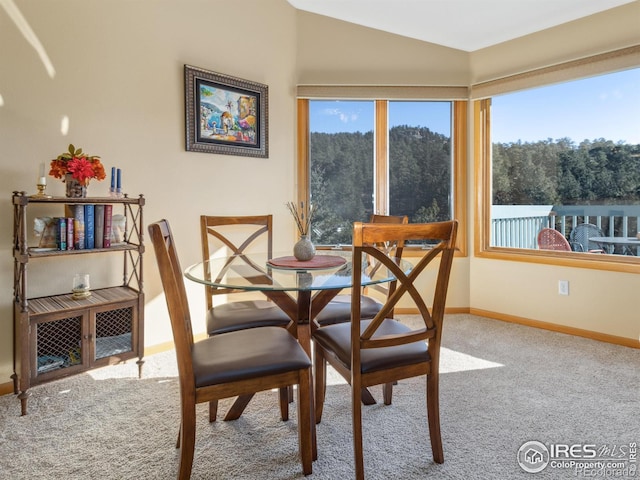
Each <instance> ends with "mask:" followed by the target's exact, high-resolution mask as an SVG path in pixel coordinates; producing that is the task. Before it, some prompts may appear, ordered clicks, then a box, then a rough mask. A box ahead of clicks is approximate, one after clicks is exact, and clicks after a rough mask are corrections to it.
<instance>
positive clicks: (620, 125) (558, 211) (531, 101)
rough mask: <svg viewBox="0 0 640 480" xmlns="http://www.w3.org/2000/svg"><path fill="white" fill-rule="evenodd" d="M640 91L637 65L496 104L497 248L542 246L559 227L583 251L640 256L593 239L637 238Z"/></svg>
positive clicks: (494, 205) (516, 95) (493, 220)
mask: <svg viewBox="0 0 640 480" xmlns="http://www.w3.org/2000/svg"><path fill="white" fill-rule="evenodd" d="M639 86H640V69H633V70H627V71H624V72H618V73H613V74H607V75H601V76H598V77H593V78H588V79H583V80H578V81H573V82H567V83H563V84H558V85H552V86H547V87H543V88H537V89H532V90H528V91H523V92H518V93H513V94H508V95H502V96H498V97H494V98H493V99H492V105H491V138H492V213H491V245H492V246H505V247H517V248H539V246H538V242H537V235H538V232H539V231H540V230H541V229H542V228H544V227H550V228H552V229H555V230H558V231H560V232H561V234H562V235H563V236H565V237H566V238H567V240H569V242H570V246H571V248H572V250H574V251H589V250H601V251H603V252H605V253H616V254H635V255H637V254H639V253H640V247H638V246H633V245H632V246H631V248H629V246H628V245H624V244H620V243H607V242H606V240H602V241H600V242H598V241H593V240H592V241H589V240H588V238H595V237H597V236H598V235H603V236H605V237H617V238H618V239H619V240H620V239H629V238H631V237H635V236H636V234H637V232H638V220H639V219H640V116H639V115H638V112H640V88H639ZM583 223H585V224H593V225H595V227H596V229H595V230H592V233H589V236H588V237H585V239H579V238H577V236H576V235H577V234H578V233H579V230H581V229H579V228H576V227H577V226H578V225H580V224H583ZM600 231H601V232H602V233H600ZM594 232H595V233H594Z"/></svg>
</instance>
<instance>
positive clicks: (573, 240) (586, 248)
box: [569, 223, 611, 253]
mask: <svg viewBox="0 0 640 480" xmlns="http://www.w3.org/2000/svg"><path fill="white" fill-rule="evenodd" d="M593 237H604V233H602V230H601V229H600V228H599V227H597V226H596V225H593V224H591V223H581V224H580V225H576V226H575V228H574V229H573V230H571V234H570V235H569V242H570V244H571V249H572V250H574V251H576V252H589V253H611V252H609V251H607V250H605V248H603V246H602V245H601V244H599V243H598V242H594V241H592V240H589V238H593Z"/></svg>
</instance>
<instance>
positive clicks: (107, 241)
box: [102, 203, 113, 248]
mask: <svg viewBox="0 0 640 480" xmlns="http://www.w3.org/2000/svg"><path fill="white" fill-rule="evenodd" d="M112 215H113V205H111V204H108V203H106V204H105V205H104V232H103V233H104V235H103V239H102V247H103V248H109V247H111V221H112V219H111V217H112Z"/></svg>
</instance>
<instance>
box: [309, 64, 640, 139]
mask: <svg viewBox="0 0 640 480" xmlns="http://www.w3.org/2000/svg"><path fill="white" fill-rule="evenodd" d="M415 105H416V104H414V103H412V102H391V103H390V106H389V124H390V126H392V127H393V126H396V125H399V124H407V125H413V126H421V127H428V128H429V129H431V130H432V131H434V132H437V133H442V134H444V135H447V136H448V135H450V125H449V123H448V121H447V119H448V110H449V103H448V102H430V103H428V104H422V105H424V108H420V109H419V110H418V109H417V108H415ZM373 109H374V105H373V102H372V101H347V102H335V101H313V102H311V108H310V112H309V115H310V122H311V127H312V130H313V131H320V132H326V133H335V132H368V131H371V130H373ZM491 115H492V119H491V125H492V140H493V141H494V142H502V143H506V142H517V141H518V140H521V141H523V142H534V141H538V140H547V139H548V138H551V139H554V140H555V139H559V138H565V137H567V138H570V139H572V140H573V141H574V142H576V143H580V142H581V141H582V140H585V139H588V140H594V139H598V138H605V139H607V140H612V141H614V142H618V141H622V142H625V143H634V144H640V68H636V69H633V70H626V71H623V72H618V73H615V74H609V75H604V76H599V77H593V78H588V79H584V80H580V81H575V82H571V83H564V84H558V85H552V86H548V87H543V88H537V89H533V90H526V91H522V92H516V93H513V94H509V95H502V96H497V97H494V98H493V100H492V113H491Z"/></svg>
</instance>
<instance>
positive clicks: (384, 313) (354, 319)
mask: <svg viewBox="0 0 640 480" xmlns="http://www.w3.org/2000/svg"><path fill="white" fill-rule="evenodd" d="M456 232H457V222H456V221H455V220H453V221H448V222H438V223H415V224H407V225H384V224H373V223H369V224H363V223H356V224H354V229H353V287H354V288H353V294H352V302H351V322H350V323H339V324H335V325H328V326H326V327H323V328H318V329H316V331H315V332H314V334H313V339H314V357H315V358H314V362H315V367H314V368H315V399H316V407H315V408H316V410H315V412H316V422H320V420H321V418H322V409H323V404H324V397H325V393H326V365H327V362H328V363H329V364H331V366H333V367H334V368H335V370H336V371H337V372H338V373H339V374H340V375H342V376H343V377H344V378H345V379H346V381H347V382H348V383H349V384H350V385H351V394H352V401H351V405H352V415H353V419H352V422H353V443H354V457H355V471H356V477H355V478H356V479H358V480H362V479H364V458H363V444H362V405H361V392H362V388H363V387H368V386H372V385H379V384H385V383H391V382H393V381H398V380H402V379H405V378H410V377H415V376H421V375H426V383H427V388H426V393H427V398H426V403H427V417H428V424H429V433H430V437H431V450H432V452H433V458H434V461H435V462H436V463H442V462H443V461H444V453H443V448H442V439H441V436H440V408H439V365H440V341H441V337H442V322H443V317H444V311H445V301H446V296H447V288H448V285H449V276H450V272H451V265H452V261H453V254H454V249H455V240H456ZM409 240H436V241H438V243H437V245H435V246H434V247H433V248H431V249H430V250H428V251H427V252H426V253H425V255H424V256H423V257H422V258H420V259H419V260H418V261H417V263H416V265H415V266H414V267H413V268H412V269H411V271H410V272H409V273H407V274H405V273H404V272H403V270H402V269H400V268H399V266H398V264H397V261H396V260H395V258H393V257H389V256H388V255H387V254H386V252H385V251H384V250H383V249H381V248H380V245H381V244H384V243H387V242H390V241H400V242H405V241H409ZM365 255H369V256H372V257H373V258H375V259H376V260H378V261H380V262H381V263H382V264H383V268H388V269H389V270H390V271H391V272H393V274H394V275H395V276H396V278H397V286H396V289H395V291H393V293H391V295H390V296H389V297H388V298H387V299H386V301H385V302H384V304H383V306H382V309H381V310H380V311H379V312H378V314H377V315H376V316H375V317H374V318H373V319H367V320H365V319H362V318H361V316H360V305H361V303H360V297H361V289H360V288H359V287H360V282H361V275H362V258H363V256H365ZM436 259H439V265H438V266H437V267H436V268H437V275H436V276H435V282H434V283H435V285H434V290H433V291H434V294H433V297H432V299H431V307H430V308H429V307H427V304H426V303H425V298H424V293H425V292H426V290H425V288H426V287H425V286H424V285H423V284H422V282H421V285H420V287H419V289H418V286H417V285H416V280H417V279H418V278H419V277H420V275H421V273H422V272H423V271H424V270H425V269H426V267H427V266H428V265H430V264H432V263H433V262H434V261H435V260H436ZM435 263H438V262H435ZM421 280H422V279H421ZM405 294H408V295H409V296H410V297H411V299H412V300H413V303H415V305H416V307H417V309H418V311H419V315H420V318H421V320H422V322H421V325H420V327H419V328H416V329H411V328H410V327H408V326H406V325H404V324H402V323H400V322H399V321H397V320H394V319H391V318H388V317H389V313H390V312H391V311H393V309H394V307H395V306H396V305H397V303H398V301H399V300H400V299H401V298H403V297H404V296H405Z"/></svg>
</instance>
